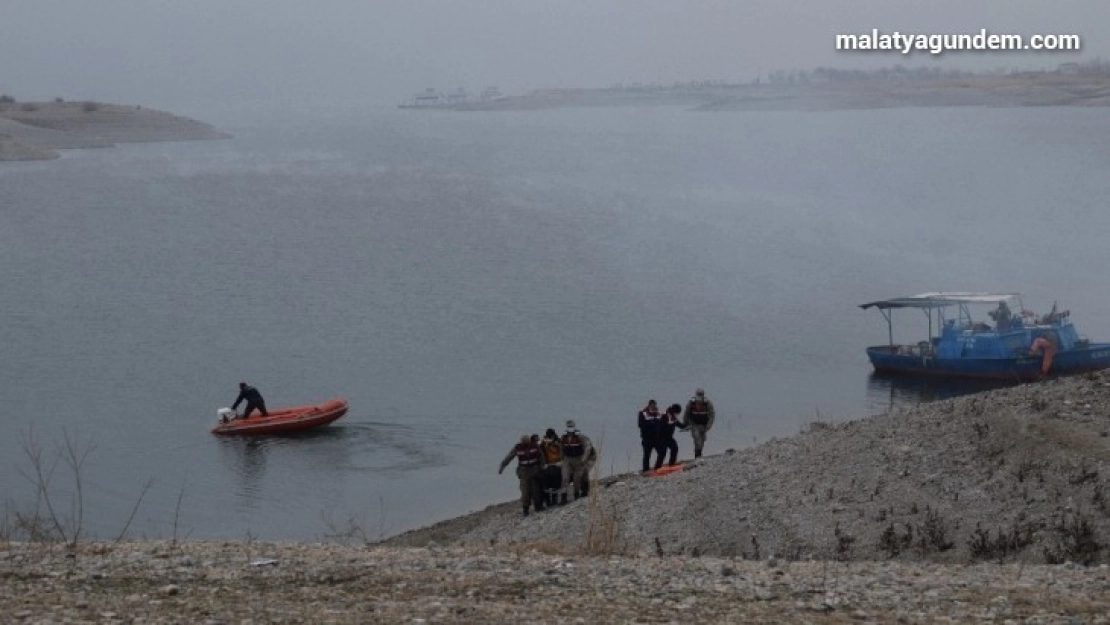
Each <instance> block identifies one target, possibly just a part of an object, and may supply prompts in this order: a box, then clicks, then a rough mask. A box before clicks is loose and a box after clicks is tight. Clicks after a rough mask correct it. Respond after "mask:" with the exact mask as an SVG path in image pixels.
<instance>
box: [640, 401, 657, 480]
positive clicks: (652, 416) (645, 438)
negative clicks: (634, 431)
mask: <svg viewBox="0 0 1110 625" xmlns="http://www.w3.org/2000/svg"><path fill="white" fill-rule="evenodd" d="M636 423H637V425H639V426H640V446H641V447H643V448H644V473H647V472H648V471H649V470H650V469H651V452H653V451H654V452H656V463H655V467H656V468H659V467H660V466H661V465H662V464H663V451H662V450H661V449H660V447H659V426H660V424H661V423H662V421H661V420H660V416H659V407H658V406H656V405H655V400H654V399H649V400H648V403H647V406H645V407H644V408H643V410H641V411H640V412H639V414H637V415H636Z"/></svg>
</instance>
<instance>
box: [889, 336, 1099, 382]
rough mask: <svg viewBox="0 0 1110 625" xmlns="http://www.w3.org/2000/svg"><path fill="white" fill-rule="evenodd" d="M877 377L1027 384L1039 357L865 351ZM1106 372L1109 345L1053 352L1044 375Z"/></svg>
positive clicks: (1037, 372)
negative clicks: (895, 375) (905, 375)
mask: <svg viewBox="0 0 1110 625" xmlns="http://www.w3.org/2000/svg"><path fill="white" fill-rule="evenodd" d="M867 357H868V358H869V359H870V360H871V365H872V366H873V367H874V368H875V371H876V372H878V373H908V374H913V375H935V376H947V377H962V378H984V379H995V380H1015V381H1027V380H1036V379H1039V378H1041V377H1042V376H1041V363H1042V356H1040V355H1033V356H1017V357H1013V358H936V357H933V356H922V355H920V354H904V353H895V352H892V351H891V349H890V347H889V346H886V345H881V346H876V347H868V348H867ZM1107 368H1110V343H1098V344H1094V345H1090V346H1088V347H1083V348H1076V349H1071V350H1067V351H1061V352H1057V353H1056V355H1055V356H1054V357H1053V359H1052V366H1051V368H1050V369H1049V371H1048V373H1049V374H1053V375H1068V374H1073V373H1082V372H1084V371H1098V370H1100V369H1107Z"/></svg>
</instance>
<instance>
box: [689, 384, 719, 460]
mask: <svg viewBox="0 0 1110 625" xmlns="http://www.w3.org/2000/svg"><path fill="white" fill-rule="evenodd" d="M716 417H717V414H716V411H715V410H714V409H713V402H711V401H709V399H708V398H706V396H705V390H704V389H700V388H699V389H698V390H696V391H694V396H693V397H691V398H690V401H689V402H688V403H687V404H686V415H685V417H683V420H682V421H683V425H685V426H686V427H687V428H688V429H689V430H690V436H692V437H693V439H694V457H695V458H701V451H702V449H703V448H704V447H705V435H706V433H708V432H709V430H710V429H712V428H713V421H714V420H715V419H716Z"/></svg>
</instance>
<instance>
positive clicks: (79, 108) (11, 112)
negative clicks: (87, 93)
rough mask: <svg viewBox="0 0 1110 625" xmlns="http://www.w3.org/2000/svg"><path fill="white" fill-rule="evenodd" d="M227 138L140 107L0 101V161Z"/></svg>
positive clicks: (188, 121) (207, 127) (195, 123)
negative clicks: (122, 145) (128, 145)
mask: <svg viewBox="0 0 1110 625" xmlns="http://www.w3.org/2000/svg"><path fill="white" fill-rule="evenodd" d="M229 137H230V135H228V134H226V133H223V132H220V131H218V130H216V129H215V128H213V127H212V126H210V125H208V124H205V123H203V122H198V121H196V120H192V119H189V118H186V117H181V116H178V115H173V114H171V113H167V112H165V111H158V110H154V109H146V108H142V107H140V106H124V105H118V104H103V103H99V102H14V101H11V100H10V98H8V99H6V100H4V101H0V161H19V160H39V159H51V158H57V157H58V156H59V154H58V152H57V150H67V149H78V148H95V147H111V146H113V145H115V144H117V143H145V142H151V141H194V140H200V139H227V138H229Z"/></svg>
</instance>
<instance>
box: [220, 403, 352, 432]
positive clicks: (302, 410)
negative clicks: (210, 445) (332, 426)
mask: <svg viewBox="0 0 1110 625" xmlns="http://www.w3.org/2000/svg"><path fill="white" fill-rule="evenodd" d="M217 414H218V415H219V417H220V423H219V424H218V425H217V426H216V427H214V428H212V433H213V434H248V435H249V434H286V433H289V432H300V431H302V430H309V429H312V428H317V427H321V426H324V425H327V424H329V423H331V422H332V421H335V420H336V419H338V418H340V417H342V416H343V415H345V414H347V400H346V399H343V398H342V397H337V398H335V399H329V400H328V401H325V402H321V403H319V404H311V405H308V406H291V407H289V408H278V409H276V410H271V411H270V414H269V415H267V416H265V417H264V416H262V415H260V414H258V413H257V412H255V413H254V414H252V415H251V417H250V418H249V419H236V418H234V414H235V413H234V411H232V410H231V409H230V408H221V409H219V410H218V411H217Z"/></svg>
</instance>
